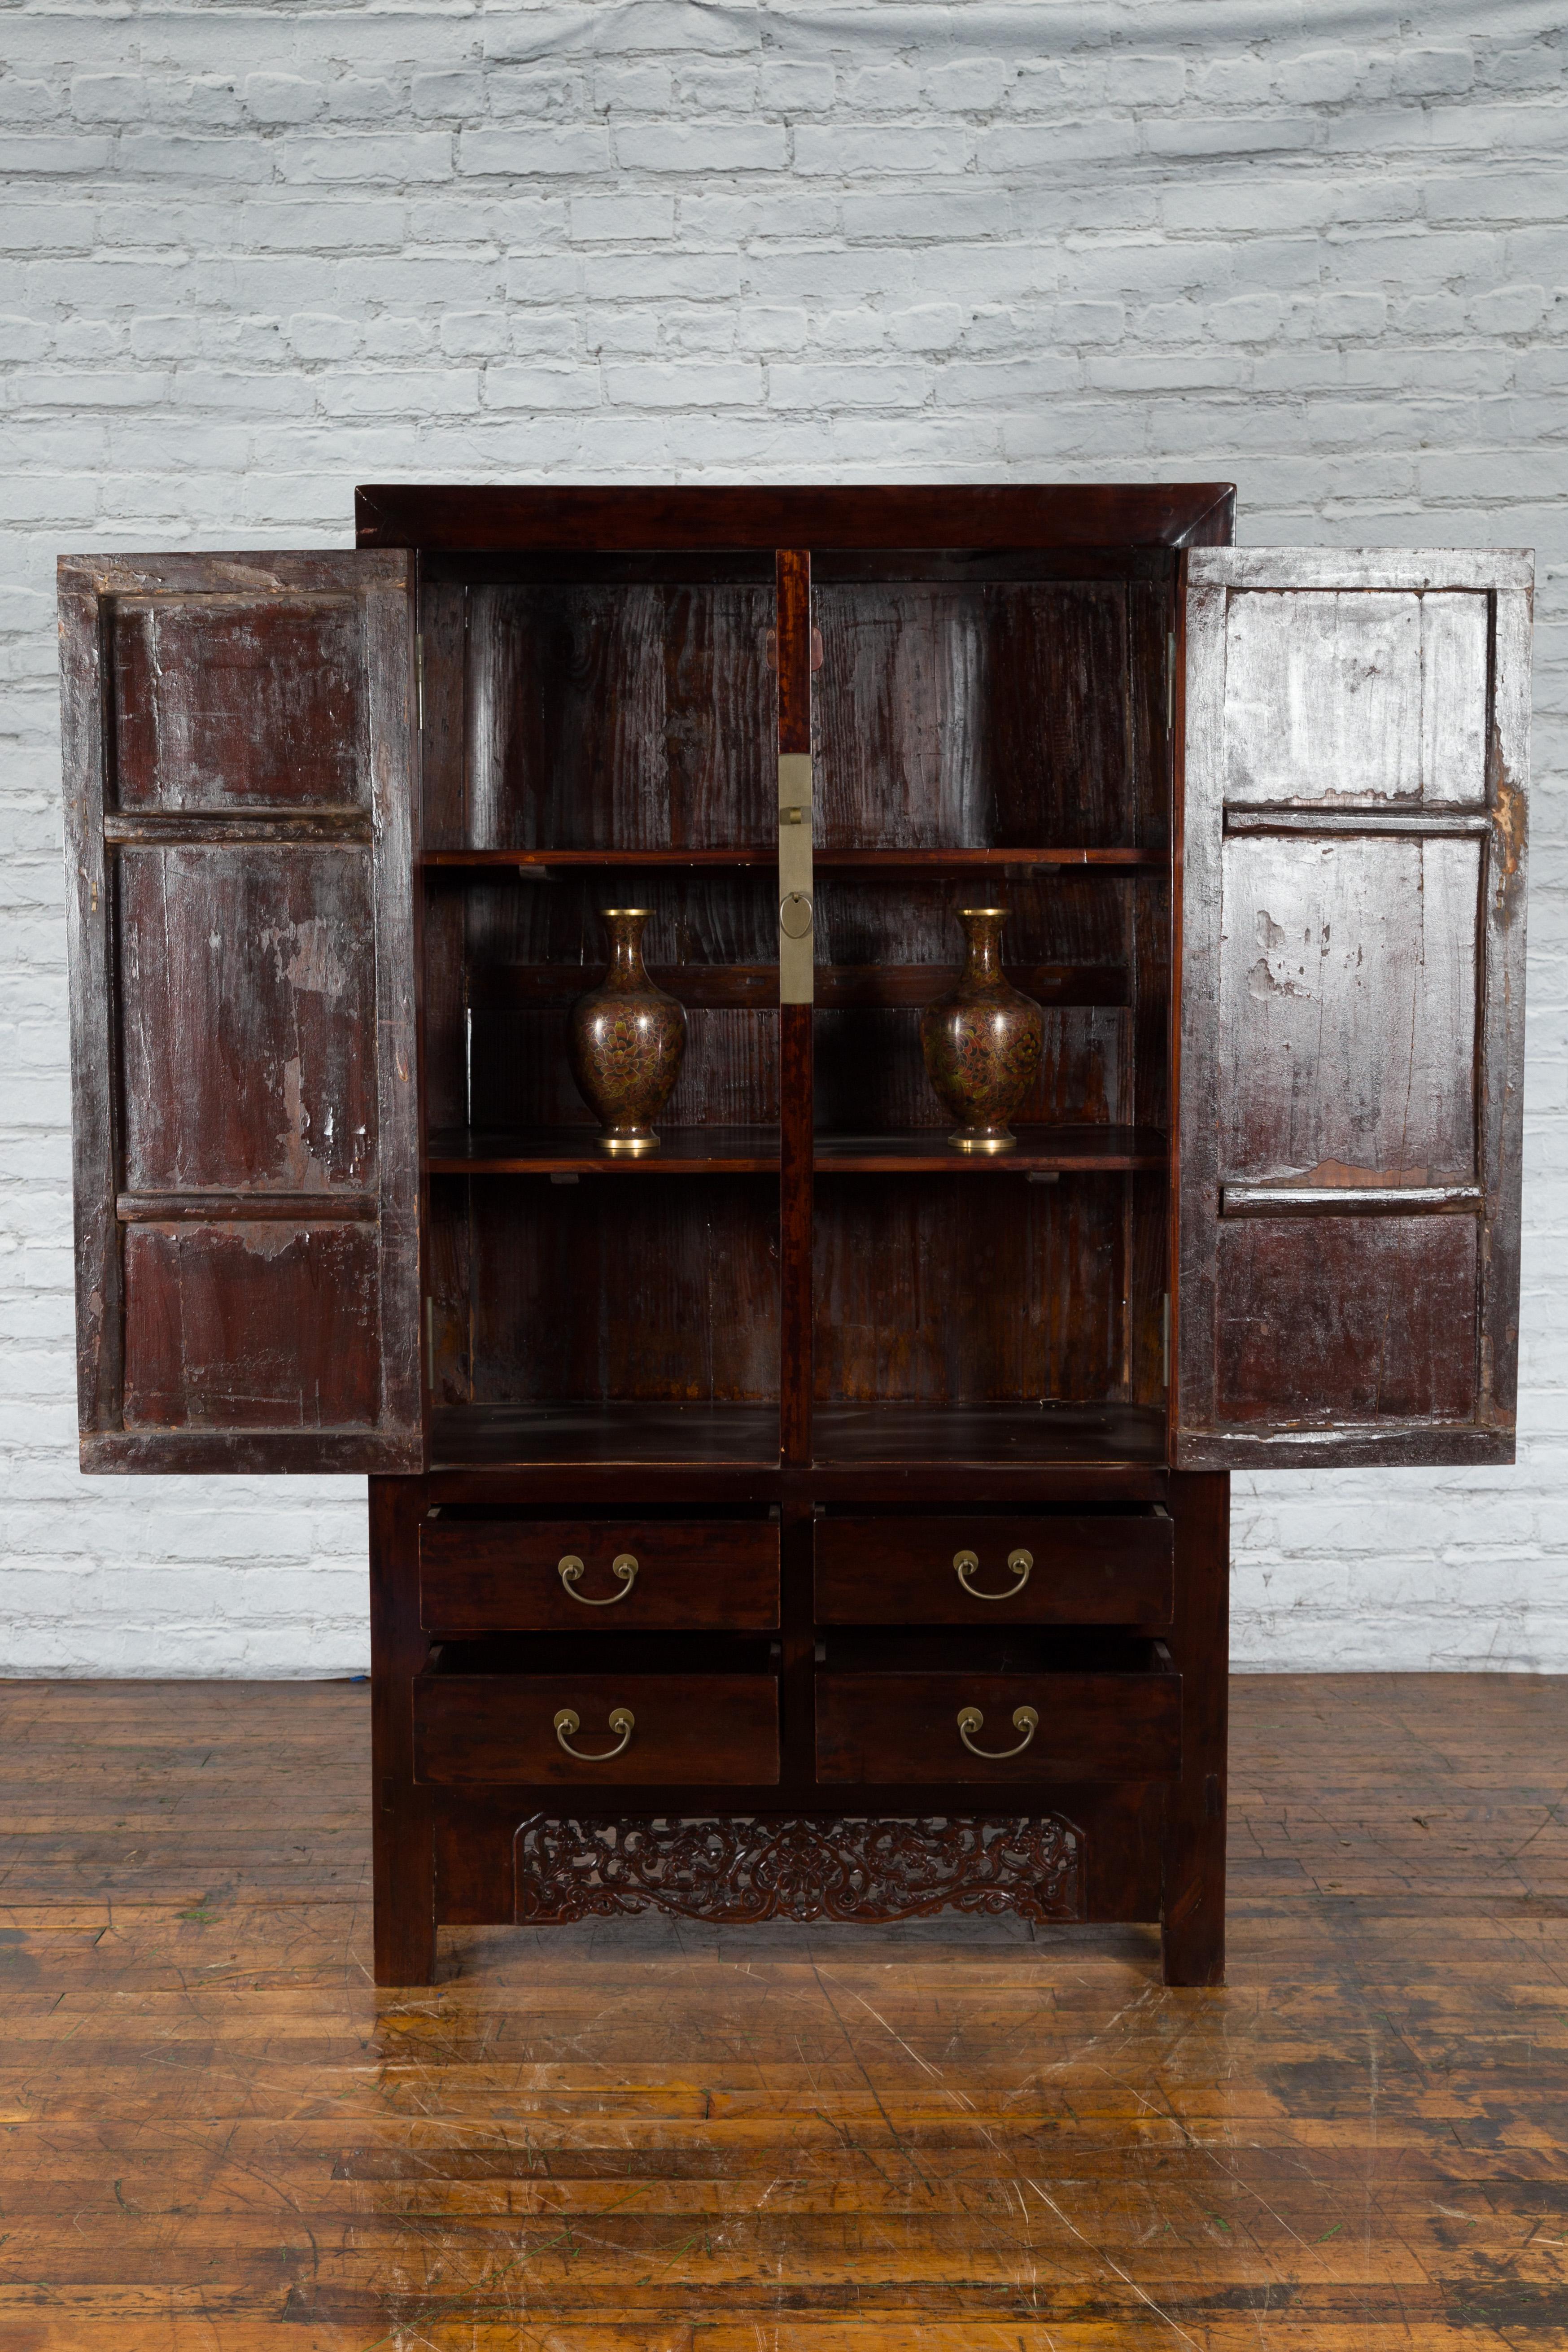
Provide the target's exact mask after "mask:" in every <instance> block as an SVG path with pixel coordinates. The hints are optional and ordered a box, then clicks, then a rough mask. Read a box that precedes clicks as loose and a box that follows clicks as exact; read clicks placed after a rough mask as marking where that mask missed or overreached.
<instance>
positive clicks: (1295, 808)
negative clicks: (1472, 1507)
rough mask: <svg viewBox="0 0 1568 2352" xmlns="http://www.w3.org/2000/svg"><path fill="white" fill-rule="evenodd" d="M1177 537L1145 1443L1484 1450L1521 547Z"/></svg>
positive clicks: (1497, 1318) (1519, 691)
mask: <svg viewBox="0 0 1568 2352" xmlns="http://www.w3.org/2000/svg"><path fill="white" fill-rule="evenodd" d="M1184 562H1185V566H1186V569H1185V594H1184V614H1183V625H1184V665H1183V667H1184V774H1183V781H1182V800H1181V808H1180V824H1179V832H1180V837H1181V843H1182V870H1181V883H1180V888H1181V926H1182V935H1181V943H1180V956H1179V965H1180V972H1181V1007H1180V1012H1179V1015H1178V1017H1179V1023H1180V1032H1181V1042H1180V1066H1181V1079H1180V1095H1181V1108H1180V1129H1181V1138H1182V1142H1181V1151H1180V1173H1179V1181H1178V1187H1177V1196H1176V1206H1175V1213H1174V1227H1173V1230H1174V1234H1175V1248H1176V1253H1177V1255H1178V1257H1179V1265H1180V1273H1179V1281H1178V1293H1179V1313H1178V1318H1177V1321H1178V1334H1179V1337H1178V1348H1177V1355H1178V1363H1179V1379H1178V1382H1177V1388H1176V1394H1175V1401H1174V1415H1175V1419H1174V1431H1173V1459H1174V1460H1175V1461H1176V1462H1177V1463H1178V1464H1179V1465H1182V1466H1183V1467H1185V1468H1190V1469H1202V1468H1205V1467H1212V1468H1215V1469H1219V1468H1225V1467H1228V1466H1231V1465H1236V1464H1239V1463H1241V1462H1244V1461H1263V1460H1273V1461H1278V1462H1280V1463H1285V1464H1289V1463H1299V1464H1306V1463H1309V1462H1334V1461H1343V1462H1350V1461H1373V1460H1388V1461H1398V1460H1407V1461H1424V1462H1442V1461H1455V1462H1458V1461H1499V1462H1506V1461H1511V1459H1512V1458H1513V1442H1514V1441H1513V1424H1514V1410H1515V1407H1514V1391H1515V1381H1516V1365H1517V1354H1518V1328H1517V1327H1518V1300H1519V1253H1518V1220H1517V1213H1516V1209H1515V1205H1514V1204H1515V1202H1516V1200H1517V1194H1518V1181H1519V1149H1520V1133H1521V1128H1520V1119H1521V1098H1520V1079H1521V1070H1522V1061H1521V1055H1522V1043H1523V1032H1522V981H1523V919H1524V906H1523V857H1524V802H1523V790H1524V776H1525V771H1526V765H1527V759H1528V736H1527V729H1526V712H1525V701H1524V697H1525V688H1524V685H1523V679H1522V676H1521V670H1522V667H1523V666H1524V663H1525V659H1526V656H1525V645H1526V632H1527V628H1528V608H1529V596H1530V583H1531V565H1530V562H1529V559H1527V558H1521V557H1517V556H1510V555H1508V554H1501V553H1498V552H1496V551H1492V552H1489V553H1486V554H1482V555H1477V554H1473V553H1469V552H1466V551H1458V552H1439V553H1435V554H1427V553H1413V554H1411V553H1404V552H1400V551H1382V550H1378V551H1360V552H1356V553H1350V554H1343V555H1339V554H1333V555H1331V554H1320V553H1317V552H1310V551H1295V550H1289V549H1286V550H1274V551H1271V552H1269V553H1268V554H1263V553H1261V552H1248V553H1247V554H1237V553H1235V552H1233V551H1200V552H1195V553H1194V554H1192V555H1190V556H1189V557H1187V558H1185V559H1184ZM1270 1188H1273V1189H1275V1190H1277V1191H1278V1192H1279V1194H1280V1196H1281V1198H1280V1206H1281V1208H1283V1209H1285V1210H1286V1211H1288V1214H1287V1215H1286V1216H1285V1217H1283V1218H1273V1217H1270V1216H1268V1206H1269V1203H1268V1192H1269V1190H1270ZM1380 1192H1388V1193H1389V1195H1390V1196H1391V1197H1390V1198H1389V1199H1388V1200H1383V1199H1378V1198H1375V1197H1373V1196H1374V1195H1376V1194H1378V1193H1380ZM1395 1192H1397V1193H1398V1194H1399V1195H1400V1196H1401V1197H1400V1202H1399V1207H1400V1211H1401V1212H1402V1213H1393V1200H1392V1195H1393V1194H1394V1193H1395ZM1314 1196H1316V1202H1317V1203H1319V1204H1321V1206H1320V1213H1313V1206H1312V1205H1311V1204H1312V1202H1313V1200H1314ZM1334 1196H1337V1197H1334ZM1238 1211H1239V1212H1241V1213H1243V1215H1244V1217H1245V1219H1246V1222H1245V1223H1230V1222H1228V1219H1229V1217H1230V1216H1231V1215H1234V1214H1235V1213H1237V1212H1238ZM1428 1219H1432V1220H1436V1222H1431V1223H1429V1222H1427V1221H1428ZM1254 1220H1257V1222H1253V1221H1254Z"/></svg>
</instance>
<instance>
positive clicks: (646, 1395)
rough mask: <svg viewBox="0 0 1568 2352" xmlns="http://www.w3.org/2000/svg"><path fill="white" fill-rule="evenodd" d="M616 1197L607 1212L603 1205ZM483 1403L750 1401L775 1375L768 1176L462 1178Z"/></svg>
mask: <svg viewBox="0 0 1568 2352" xmlns="http://www.w3.org/2000/svg"><path fill="white" fill-rule="evenodd" d="M611 1199H613V1201H614V1203H615V1206H614V1209H613V1211H612V1212H611V1213H608V1214H606V1213H605V1211H604V1209H603V1208H602V1206H601V1203H602V1202H606V1201H608V1200H611ZM468 1217H469V1236H470V1247H471V1250H472V1283H473V1290H472V1296H471V1298H470V1301H469V1322H470V1338H471V1346H472V1349H473V1371H472V1377H473V1383H474V1391H475V1396H476V1399H477V1400H479V1401H482V1402H487V1403H495V1404H507V1403H521V1402H567V1401H571V1400H582V1401H584V1402H592V1401H596V1400H601V1399H602V1400H605V1401H608V1400H610V1399H622V1400H625V1401H626V1402H633V1403H637V1402H653V1401H656V1400H658V1399H661V1398H663V1399H668V1401H669V1402H712V1403H725V1402H729V1403H737V1404H741V1403H745V1402H749V1401H751V1400H753V1399H761V1398H775V1399H776V1397H777V1395H778V1383H779V1343H778V1311H779V1310H778V1296H779V1286H778V1204H777V1196H776V1192H775V1190H774V1188H773V1186H772V1185H771V1184H770V1183H769V1182H768V1181H767V1180H766V1178H764V1177H761V1176H759V1177H738V1178H737V1177H728V1176H722V1175H720V1176H711V1175H693V1176H690V1177H689V1178H687V1179H686V1180H685V1181H682V1182H680V1183H674V1182H665V1181H660V1180H658V1179H648V1180H647V1181H642V1182H638V1181H635V1180H633V1181H625V1182H623V1181H618V1180H617V1181H616V1186H615V1191H614V1192H613V1194H606V1193H605V1191H604V1188H603V1186H602V1185H600V1184H599V1183H597V1182H594V1183H589V1182H586V1181H584V1182H581V1183H578V1184H576V1185H546V1184H541V1185H527V1186H520V1185H519V1184H517V1183H516V1182H514V1181H511V1180H510V1179H508V1178H505V1177H476V1178H475V1179H474V1181H473V1182H472V1184H471V1185H470V1187H469V1207H468Z"/></svg>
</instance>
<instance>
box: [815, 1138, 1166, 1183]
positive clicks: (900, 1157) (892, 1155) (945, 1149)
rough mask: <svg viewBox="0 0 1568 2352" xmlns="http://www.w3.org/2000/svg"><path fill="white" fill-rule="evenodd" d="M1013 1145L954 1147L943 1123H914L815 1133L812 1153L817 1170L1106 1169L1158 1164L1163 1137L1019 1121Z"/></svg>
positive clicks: (995, 1171) (1064, 1171)
mask: <svg viewBox="0 0 1568 2352" xmlns="http://www.w3.org/2000/svg"><path fill="white" fill-rule="evenodd" d="M1014 1131H1015V1133H1016V1136H1017V1138H1018V1145H1017V1149H1016V1150H1015V1151H1004V1152H1001V1153H999V1154H998V1155H997V1157H996V1158H994V1159H991V1158H988V1157H983V1156H981V1155H979V1154H977V1153H971V1152H966V1151H956V1150H954V1149H953V1147H952V1144H950V1143H949V1141H948V1134H949V1132H950V1130H949V1129H947V1128H946V1127H945V1126H943V1127H930V1128H914V1129H909V1130H907V1131H906V1132H905V1133H903V1134H901V1135H819V1136H818V1137H817V1138H816V1149H815V1151H814V1153H813V1158H814V1161H815V1164H816V1172H817V1174H818V1175H819V1176H832V1175H859V1174H867V1175H874V1174H889V1175H891V1174H905V1173H910V1172H917V1171H918V1172H923V1173H930V1174H936V1175H943V1176H946V1175H963V1174H966V1173H970V1172H973V1171H988V1172H989V1173H990V1174H991V1175H993V1176H1004V1175H1007V1174H1008V1173H1012V1174H1015V1175H1020V1174H1024V1175H1026V1174H1029V1173H1032V1172H1034V1171H1042V1170H1051V1171H1058V1172H1059V1173H1061V1174H1063V1175H1067V1174H1070V1173H1072V1172H1074V1171H1084V1172H1091V1171H1100V1170H1109V1169H1128V1168H1153V1169H1163V1168H1164V1167H1165V1166H1166V1164H1167V1161H1168V1159H1169V1151H1168V1147H1167V1144H1166V1140H1165V1138H1164V1137H1163V1135H1162V1134H1161V1133H1160V1132H1159V1131H1158V1129H1154V1128H1142V1127H1019V1128H1017V1129H1015V1130H1014Z"/></svg>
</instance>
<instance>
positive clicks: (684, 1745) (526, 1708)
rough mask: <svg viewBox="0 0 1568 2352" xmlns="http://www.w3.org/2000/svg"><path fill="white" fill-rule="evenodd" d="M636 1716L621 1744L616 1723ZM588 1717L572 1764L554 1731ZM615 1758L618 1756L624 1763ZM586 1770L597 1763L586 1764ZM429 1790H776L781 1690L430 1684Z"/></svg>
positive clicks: (650, 1683)
mask: <svg viewBox="0 0 1568 2352" xmlns="http://www.w3.org/2000/svg"><path fill="white" fill-rule="evenodd" d="M623 1706H624V1707H626V1708H627V1709H628V1710H629V1711H630V1712H631V1713H632V1714H633V1716H634V1717H636V1723H635V1727H634V1729H633V1731H632V1734H631V1737H630V1739H629V1741H626V1742H625V1743H624V1744H622V1743H621V1742H620V1741H619V1739H618V1737H617V1733H616V1728H615V1727H614V1726H613V1725H612V1724H611V1722H610V1717H611V1716H612V1714H613V1713H614V1712H615V1710H616V1708H617V1707H623ZM568 1707H569V1708H571V1709H573V1710H574V1712H575V1713H576V1714H577V1716H578V1717H580V1718H581V1721H580V1726H579V1728H578V1729H577V1730H576V1731H575V1732H571V1733H569V1734H568V1737H569V1738H571V1739H572V1743H573V1746H574V1748H575V1749H576V1750H577V1751H578V1753H577V1754H574V1755H568V1754H567V1752H566V1750H565V1749H564V1748H563V1747H562V1745H561V1742H560V1740H559V1738H557V1735H556V1733H555V1730H554V1728H553V1723H554V1718H555V1716H556V1715H557V1713H558V1712H560V1711H561V1710H562V1709H563V1708H568ZM617 1749H618V1751H619V1752H617ZM584 1759H587V1760H584ZM414 1769H415V1774H416V1778H417V1779H418V1780H432V1781H446V1782H448V1783H450V1782H461V1781H466V1780H470V1781H476V1782H479V1783H480V1784H481V1785H482V1784H484V1783H487V1782H488V1783H490V1784H491V1785H495V1784H498V1783H499V1784H500V1785H501V1786H503V1787H504V1786H506V1785H507V1784H509V1783H515V1784H517V1785H519V1786H521V1785H524V1784H527V1785H529V1786H532V1787H555V1788H561V1789H571V1790H575V1791H576V1792H577V1794H578V1797H579V1799H581V1798H583V1797H584V1796H589V1795H591V1793H592V1792H593V1791H594V1790H596V1789H602V1788H611V1787H613V1788H616V1789H619V1788H623V1787H626V1786H627V1785H632V1786H637V1787H643V1788H646V1787H647V1786H648V1785H649V1784H650V1783H652V1784H653V1785H655V1786H657V1785H658V1783H659V1782H660V1781H676V1782H685V1783H688V1784H696V1785H698V1786H701V1785H704V1784H706V1785H709V1786H712V1785H715V1784H718V1785H722V1784H723V1783H725V1782H730V1783H740V1784H741V1785H742V1786H745V1785H747V1784H751V1783H754V1782H765V1781H769V1780H777V1779H778V1771H779V1745H778V1685H777V1684H776V1683H775V1682H774V1681H773V1679H772V1678H771V1677H770V1676H768V1675H760V1674H749V1675H723V1674H710V1675H680V1674H664V1675H646V1674H637V1673H635V1672H634V1673H624V1672H616V1671H613V1670H612V1671H606V1672H605V1673H591V1672H585V1671H579V1672H576V1673H572V1674H552V1675H546V1674H510V1675H492V1674H484V1673H474V1674H453V1675H441V1674H433V1673H426V1674H424V1675H419V1676H418V1677H417V1679H416V1682H415V1685H414Z"/></svg>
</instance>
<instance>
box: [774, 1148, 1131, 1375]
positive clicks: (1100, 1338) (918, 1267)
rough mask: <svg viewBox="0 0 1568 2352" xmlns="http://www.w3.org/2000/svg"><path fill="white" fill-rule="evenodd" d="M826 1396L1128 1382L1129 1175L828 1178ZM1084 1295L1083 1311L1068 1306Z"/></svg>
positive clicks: (821, 1182) (819, 1213)
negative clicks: (1125, 1259)
mask: <svg viewBox="0 0 1568 2352" xmlns="http://www.w3.org/2000/svg"><path fill="white" fill-rule="evenodd" d="M816 1195H817V1210H816V1362H817V1371H816V1393H817V1396H818V1399H819V1400H820V1401H821V1402H825V1403H826V1402H843V1403H847V1404H854V1403H866V1404H873V1403H892V1402H904V1401H907V1402H915V1403H924V1404H937V1403H951V1404H955V1405H968V1404H984V1403H987V1402H992V1403H997V1404H1000V1403H1003V1402H1010V1401H1017V1402H1022V1401H1024V1400H1031V1401H1035V1402H1043V1401H1044V1400H1047V1399H1055V1400H1064V1401H1067V1400H1071V1401H1074V1402H1089V1401H1091V1400H1092V1401H1100V1400H1102V1399H1105V1398H1107V1397H1108V1396H1111V1395H1113V1394H1114V1393H1115V1391H1116V1388H1117V1385H1118V1371H1119V1350H1118V1336H1119V1316H1120V1283H1119V1273H1120V1260H1119V1250H1118V1243H1119V1237H1120V1231H1121V1180H1120V1179H1119V1178H1117V1177H1115V1176H1111V1175H1103V1174H1097V1173H1093V1172H1087V1173H1082V1174H1079V1173H1074V1174H1072V1175H1071V1176H1068V1177H1064V1178H1063V1179H1062V1181H1059V1182H1058V1183H1056V1184H1031V1183H1029V1182H1028V1181H1027V1179H1026V1178H1025V1179H1024V1180H1023V1181H1008V1179H1007V1178H1006V1177H1005V1176H1003V1175H1001V1174H998V1173H997V1172H996V1171H993V1177H992V1181H991V1182H989V1183H986V1184H976V1183H950V1182H949V1181H946V1179H945V1177H943V1178H941V1179H939V1178H935V1177H931V1176H925V1175H892V1174H889V1175H887V1176H885V1177H883V1178H882V1179H881V1180H880V1181H878V1182H876V1183H875V1184H872V1183H868V1182H867V1181H865V1180H864V1179H863V1178H862V1177H859V1176H849V1175H844V1176H840V1175H839V1174H837V1172H836V1171H835V1172H833V1173H829V1172H828V1171H827V1169H826V1167H824V1168H823V1169H822V1170H820V1171H818V1175H817V1180H816ZM1069 1294H1070V1297H1071V1299H1072V1309H1071V1312H1070V1314H1068V1313H1064V1312H1061V1311H1059V1308H1058V1302H1062V1301H1065V1299H1066V1298H1067V1297H1068V1296H1069Z"/></svg>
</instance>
